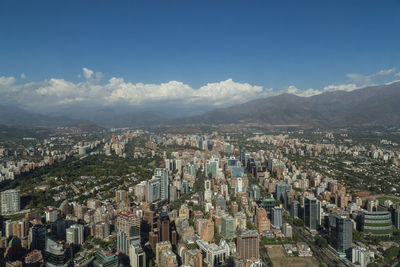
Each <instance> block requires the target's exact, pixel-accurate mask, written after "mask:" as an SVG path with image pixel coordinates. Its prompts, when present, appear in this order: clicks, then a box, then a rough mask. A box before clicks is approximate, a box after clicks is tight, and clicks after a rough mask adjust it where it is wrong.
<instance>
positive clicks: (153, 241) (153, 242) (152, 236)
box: [149, 229, 158, 250]
mask: <svg viewBox="0 0 400 267" xmlns="http://www.w3.org/2000/svg"><path fill="white" fill-rule="evenodd" d="M149 243H150V247H151V249H152V250H155V249H156V246H157V243H158V230H157V229H154V230H153V231H151V232H150V233H149Z"/></svg>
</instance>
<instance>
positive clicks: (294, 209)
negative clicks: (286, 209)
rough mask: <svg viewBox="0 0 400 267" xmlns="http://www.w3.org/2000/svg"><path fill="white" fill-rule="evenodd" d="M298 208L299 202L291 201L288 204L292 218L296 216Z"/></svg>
mask: <svg viewBox="0 0 400 267" xmlns="http://www.w3.org/2000/svg"><path fill="white" fill-rule="evenodd" d="M299 209H301V207H300V203H299V202H298V201H292V203H291V204H290V216H291V217H293V218H298V217H299Z"/></svg>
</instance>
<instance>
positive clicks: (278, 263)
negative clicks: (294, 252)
mask: <svg viewBox="0 0 400 267" xmlns="http://www.w3.org/2000/svg"><path fill="white" fill-rule="evenodd" d="M266 247H267V252H268V256H269V257H270V259H271V261H272V264H273V265H274V267H287V266H289V265H295V266H296V267H308V266H310V267H314V266H315V267H318V265H319V263H318V261H317V260H316V259H315V258H314V257H288V256H286V254H285V250H284V249H283V247H282V246H281V245H275V246H266Z"/></svg>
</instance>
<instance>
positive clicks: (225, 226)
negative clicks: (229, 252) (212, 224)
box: [221, 215, 235, 239]
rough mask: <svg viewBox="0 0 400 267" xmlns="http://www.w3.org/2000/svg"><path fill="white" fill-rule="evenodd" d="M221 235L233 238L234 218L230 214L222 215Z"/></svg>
mask: <svg viewBox="0 0 400 267" xmlns="http://www.w3.org/2000/svg"><path fill="white" fill-rule="evenodd" d="M221 235H222V236H223V237H224V238H225V239H233V238H235V219H234V218H233V217H232V216H230V215H229V216H224V217H222V221H221Z"/></svg>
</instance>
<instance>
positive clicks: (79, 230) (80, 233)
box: [66, 224, 84, 245]
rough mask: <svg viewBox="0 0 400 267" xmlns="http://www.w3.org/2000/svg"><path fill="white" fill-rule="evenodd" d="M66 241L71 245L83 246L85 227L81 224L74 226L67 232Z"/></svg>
mask: <svg viewBox="0 0 400 267" xmlns="http://www.w3.org/2000/svg"><path fill="white" fill-rule="evenodd" d="M66 237H67V238H66V239H67V243H69V244H77V245H82V244H83V241H84V227H83V225H81V224H74V225H72V226H71V227H70V228H68V229H67V231H66Z"/></svg>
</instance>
